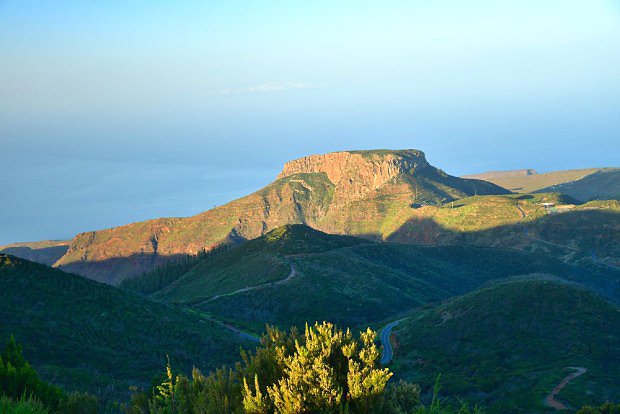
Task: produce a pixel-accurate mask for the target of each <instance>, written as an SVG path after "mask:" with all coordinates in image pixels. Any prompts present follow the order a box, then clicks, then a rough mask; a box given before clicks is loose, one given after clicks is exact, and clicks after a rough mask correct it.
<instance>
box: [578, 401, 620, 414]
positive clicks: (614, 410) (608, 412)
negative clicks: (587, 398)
mask: <svg viewBox="0 0 620 414" xmlns="http://www.w3.org/2000/svg"><path fill="white" fill-rule="evenodd" d="M577 414H620V404H614V403H611V402H606V403H605V404H603V405H600V406H598V407H591V406H587V407H583V408H581V409H580V410H579V411H577Z"/></svg>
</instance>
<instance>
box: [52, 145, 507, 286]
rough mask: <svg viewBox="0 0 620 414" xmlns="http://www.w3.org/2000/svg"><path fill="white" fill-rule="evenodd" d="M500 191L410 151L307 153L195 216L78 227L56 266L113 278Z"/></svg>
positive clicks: (374, 227)
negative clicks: (297, 229)
mask: <svg viewBox="0 0 620 414" xmlns="http://www.w3.org/2000/svg"><path fill="white" fill-rule="evenodd" d="M507 192H508V191H507V190H505V189H503V188H500V187H498V186H496V185H494V184H491V183H488V182H485V181H480V180H466V179H462V178H457V177H453V176H450V175H448V174H446V173H444V172H443V171H441V170H439V169H437V168H435V167H433V166H431V165H430V164H429V163H428V162H427V161H426V159H425V156H424V154H423V153H422V152H421V151H417V150H403V151H387V150H378V151H351V152H339V153H331V154H326V155H313V156H309V157H305V158H301V159H299V160H294V161H291V162H289V163H287V164H286V165H285V166H284V169H283V171H282V172H281V173H280V175H279V176H278V179H277V180H276V181H275V182H273V183H272V184H270V185H268V186H267V187H265V188H263V189H261V190H259V191H257V192H255V193H253V194H250V195H248V196H246V197H243V198H241V199H238V200H235V201H233V202H231V203H228V204H226V205H224V206H220V207H217V208H214V209H212V210H209V211H207V212H204V213H201V214H199V215H196V216H193V217H189V218H167V219H158V220H151V221H146V222H141V223H134V224H130V225H127V226H122V227H117V228H113V229H107V230H101V231H95V232H88V233H83V234H80V235H78V236H76V237H75V238H74V239H73V241H72V243H71V246H70V248H69V251H68V252H67V253H66V254H65V255H64V256H63V257H62V258H61V259H60V260H58V261H57V263H56V266H59V267H60V268H62V269H65V270H67V271H71V272H74V273H78V274H81V275H84V276H87V277H90V278H93V279H96V280H99V281H104V282H107V283H112V284H116V283H118V282H119V281H120V280H122V279H124V278H126V277H128V276H132V275H137V274H140V273H142V272H143V271H145V270H148V269H151V268H153V267H155V266H157V265H159V264H161V263H163V262H165V261H166V260H168V259H170V258H174V257H177V256H182V255H185V254H195V253H197V252H199V251H201V250H203V249H207V250H208V249H210V248H212V247H213V246H215V245H218V244H221V243H225V242H228V243H236V242H239V241H243V240H248V239H253V238H256V237H258V236H260V235H262V234H265V233H266V232H267V231H269V230H271V229H273V228H276V227H279V226H281V225H285V224H295V223H305V224H308V225H310V226H312V227H315V228H317V229H321V230H324V231H327V232H329V233H337V234H351V235H360V236H365V237H370V238H381V237H383V236H384V235H386V234H389V233H391V232H394V231H396V230H397V229H398V228H399V227H400V225H401V224H403V223H404V222H405V221H406V220H407V219H408V218H409V217H410V216H411V214H412V213H413V211H414V209H415V208H414V207H415V205H423V204H433V205H438V204H441V203H443V202H447V201H451V200H455V199H458V198H462V197H466V196H469V195H474V194H504V193H507Z"/></svg>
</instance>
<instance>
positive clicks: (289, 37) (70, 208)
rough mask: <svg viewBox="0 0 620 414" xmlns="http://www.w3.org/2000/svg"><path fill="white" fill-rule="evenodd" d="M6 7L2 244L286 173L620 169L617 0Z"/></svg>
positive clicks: (166, 212)
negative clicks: (381, 155)
mask: <svg viewBox="0 0 620 414" xmlns="http://www.w3.org/2000/svg"><path fill="white" fill-rule="evenodd" d="M210 3H212V2H198V1H186V2H180V3H179V2H175V3H167V2H158V1H154V2H153V1H149V2H147V1H134V2H129V3H128V2H120V1H109V2H105V3H97V4H89V2H88V3H87V2H79V1H65V2H45V1H8V0H4V1H2V0H0V56H2V58H0V62H1V64H0V79H1V80H0V145H2V151H0V183H1V184H2V185H3V188H4V192H3V193H4V196H3V197H2V198H0V228H1V229H2V233H1V234H0V244H6V243H10V242H16V241H30V240H40V239H62V238H68V237H72V236H73V235H74V234H75V233H77V232H81V231H88V230H96V229H101V228H107V227H112V226H117V225H123V224H127V223H129V222H133V221H139V220H145V219H149V218H156V217H160V216H187V215H191V214H195V213H198V212H200V211H204V210H207V209H209V208H211V207H213V205H220V204H223V203H225V202H227V201H231V200H232V199H234V198H237V197H239V196H242V195H245V194H247V193H249V192H252V191H255V190H257V189H259V188H260V187H262V186H263V185H265V184H267V183H269V182H270V181H272V180H273V179H274V178H275V176H276V174H277V173H278V171H279V170H280V168H281V167H282V165H283V163H284V162H286V161H288V160H290V159H294V158H298V157H301V156H304V155H309V154H315V153H325V152H332V151H338V150H350V149H373V148H391V149H396V148H416V149H420V150H422V151H424V152H425V153H426V155H427V158H428V160H429V162H431V163H432V164H433V165H435V166H437V167H438V168H442V169H444V170H445V171H447V172H448V173H450V174H453V175H463V174H468V173H477V172H483V171H488V170H511V169H524V168H533V169H536V170H537V171H539V172H544V171H551V170H559V169H576V168H588V167H605V166H608V167H615V166H619V165H620V163H619V162H618V161H619V159H618V153H620V139H619V138H620V113H619V111H620V110H619V109H618V108H620V71H619V70H618V68H620V54H618V53H615V52H614V51H617V50H620V5H619V3H618V2H617V1H613V0H609V1H549V2H544V4H542V2H535V1H520V2H517V1H499V2H498V1H494V2H491V1H473V2H468V3H467V4H464V3H462V2H457V1H438V2H432V4H428V2H405V1H387V2H385V1H384V2H373V1H362V2H349V1H345V2H338V4H333V2H326V1H319V2H313V4H312V5H308V4H303V5H294V4H291V3H290V2H277V1H271V2H261V3H259V2H250V1H245V2H239V3H236V4H229V3H226V4H210Z"/></svg>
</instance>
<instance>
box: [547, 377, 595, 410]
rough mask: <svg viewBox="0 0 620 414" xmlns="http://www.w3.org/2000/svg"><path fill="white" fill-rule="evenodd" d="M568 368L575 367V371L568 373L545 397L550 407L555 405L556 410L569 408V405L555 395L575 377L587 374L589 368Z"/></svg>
mask: <svg viewBox="0 0 620 414" xmlns="http://www.w3.org/2000/svg"><path fill="white" fill-rule="evenodd" d="M567 369H574V370H575V372H573V373H572V374H570V375H567V376H566V377H565V378H564V379H563V380H562V382H560V383H559V384H558V385H556V386H555V388H554V389H553V390H552V391H551V392H550V393H549V395H547V397H545V403H546V404H547V405H548V406H549V407H553V408H555V409H556V410H568V407H567V406H565V405H564V404H563V403H561V402H560V401H558V400H556V399H555V396H556V395H558V394H559V393H560V391H562V388H564V387H566V384H568V383H569V382H571V381H572V380H573V379H575V378H577V377H578V376H580V375H583V374H585V373H586V371H587V369H586V368H583V367H567Z"/></svg>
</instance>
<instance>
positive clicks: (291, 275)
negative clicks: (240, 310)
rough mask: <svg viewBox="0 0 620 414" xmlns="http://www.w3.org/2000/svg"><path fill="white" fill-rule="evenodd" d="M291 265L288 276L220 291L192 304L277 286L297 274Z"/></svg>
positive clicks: (200, 303)
mask: <svg viewBox="0 0 620 414" xmlns="http://www.w3.org/2000/svg"><path fill="white" fill-rule="evenodd" d="M289 264H290V266H291V271H290V273H289V274H288V276H286V277H285V278H284V279H281V280H278V281H276V282H269V283H264V284H262V285H256V286H247V287H244V288H241V289H237V290H235V291H233V292H229V293H222V294H221V295H215V296H212V297H210V298H209V299H206V300H203V301H200V302H198V303H195V304H194V305H202V304H203V303H209V302H212V301H214V300H217V299H219V298H223V297H226V296H234V295H238V294H239V293H244V292H249V291H251V290H256V289H263V288H267V287H271V286H278V285H283V284H285V283H288V282H289V281H290V280H291V279H292V278H294V277H295V276H296V275H297V271H296V270H295V266H293V263H289Z"/></svg>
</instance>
